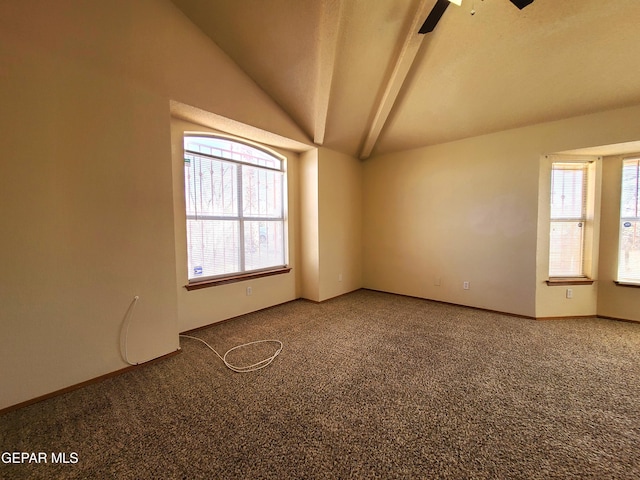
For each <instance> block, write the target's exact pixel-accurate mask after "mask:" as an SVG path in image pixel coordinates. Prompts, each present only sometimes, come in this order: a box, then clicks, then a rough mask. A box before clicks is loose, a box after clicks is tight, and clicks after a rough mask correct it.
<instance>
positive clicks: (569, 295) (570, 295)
mask: <svg viewBox="0 0 640 480" xmlns="http://www.w3.org/2000/svg"><path fill="white" fill-rule="evenodd" d="M567 298H573V289H572V288H567Z"/></svg>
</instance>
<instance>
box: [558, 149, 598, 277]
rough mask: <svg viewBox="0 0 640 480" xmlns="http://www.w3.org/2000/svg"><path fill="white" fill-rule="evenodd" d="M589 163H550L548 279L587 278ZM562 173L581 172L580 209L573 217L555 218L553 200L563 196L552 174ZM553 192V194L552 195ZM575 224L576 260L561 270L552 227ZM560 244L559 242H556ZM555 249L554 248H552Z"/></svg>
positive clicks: (564, 161)
mask: <svg viewBox="0 0 640 480" xmlns="http://www.w3.org/2000/svg"><path fill="white" fill-rule="evenodd" d="M589 170H590V169H589V162H588V161H567V160H562V159H558V160H555V161H553V162H552V163H551V180H550V199H549V202H550V215H549V278H587V275H586V273H585V262H586V257H587V252H586V251H585V250H586V248H585V243H586V230H587V222H588V211H589V203H590V200H591V199H590V195H589V181H590V176H591V175H590V174H589ZM556 171H557V172H562V171H575V172H582V185H581V192H580V193H579V196H580V197H581V209H580V211H579V212H573V213H574V215H559V216H557V217H554V216H553V211H554V208H553V204H554V199H555V200H556V201H562V200H560V199H561V198H562V197H563V195H562V192H561V189H562V185H560V186H558V185H557V184H556V185H554V172H556ZM554 190H555V194H554ZM571 224H577V226H578V228H580V231H579V234H580V239H579V241H580V246H579V251H578V252H574V254H576V255H577V260H574V261H572V262H570V263H571V267H572V268H570V269H566V270H562V269H561V268H560V262H559V260H556V261H555V262H554V260H555V259H557V256H556V255H555V254H556V252H557V249H558V248H560V246H559V245H556V246H554V241H553V238H554V236H553V232H554V227H558V228H559V227H561V226H563V225H571ZM558 243H560V242H558ZM554 247H555V248H554Z"/></svg>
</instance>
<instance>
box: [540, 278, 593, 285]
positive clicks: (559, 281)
mask: <svg viewBox="0 0 640 480" xmlns="http://www.w3.org/2000/svg"><path fill="white" fill-rule="evenodd" d="M593 282H595V280H593V279H591V278H586V277H569V278H560V277H554V278H550V279H549V280H547V285H549V286H550V287H560V286H564V285H593Z"/></svg>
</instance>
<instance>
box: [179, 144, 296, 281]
mask: <svg viewBox="0 0 640 480" xmlns="http://www.w3.org/2000/svg"><path fill="white" fill-rule="evenodd" d="M184 150H185V156H184V175H185V203H186V216H187V255H188V269H189V274H188V277H189V281H190V282H197V281H202V280H205V279H214V278H219V277H225V276H234V275H237V274H241V273H247V272H259V271H263V270H270V269H275V268H280V267H284V266H285V264H286V255H285V221H284V217H285V215H284V212H285V206H284V203H285V202H284V198H285V194H284V189H285V185H284V183H285V182H284V159H283V158H280V157H278V156H275V155H273V154H271V153H267V152H266V151H264V150H261V149H259V148H256V147H253V146H250V145H248V144H245V143H241V142H238V141H234V140H230V139H227V138H222V137H211V136H185V138H184Z"/></svg>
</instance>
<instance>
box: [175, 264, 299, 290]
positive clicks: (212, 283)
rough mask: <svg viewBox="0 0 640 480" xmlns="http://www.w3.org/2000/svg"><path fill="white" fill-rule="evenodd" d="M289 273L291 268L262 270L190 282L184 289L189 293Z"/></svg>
mask: <svg viewBox="0 0 640 480" xmlns="http://www.w3.org/2000/svg"><path fill="white" fill-rule="evenodd" d="M290 271H291V267H282V268H274V269H273V270H263V271H261V272H251V273H242V274H238V275H233V276H231V277H224V278H211V279H209V280H202V281H201V282H192V283H189V284H188V285H185V286H184V288H186V289H187V290H189V291H191V290H199V289H201V288H208V287H216V286H218V285H226V284H228V283H236V282H244V281H245V280H253V279H254V278H262V277H270V276H272V275H282V274H283V273H289V272H290Z"/></svg>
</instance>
